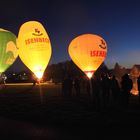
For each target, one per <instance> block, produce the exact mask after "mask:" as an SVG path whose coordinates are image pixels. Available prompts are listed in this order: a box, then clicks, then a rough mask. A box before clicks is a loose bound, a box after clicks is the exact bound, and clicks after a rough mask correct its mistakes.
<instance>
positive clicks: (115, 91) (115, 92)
mask: <svg viewBox="0 0 140 140" xmlns="http://www.w3.org/2000/svg"><path fill="white" fill-rule="evenodd" d="M111 94H112V99H113V104H114V105H116V104H117V103H118V99H119V95H120V87H119V83H118V81H117V79H116V77H115V75H113V77H112V79H111Z"/></svg>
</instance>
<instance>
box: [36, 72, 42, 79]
mask: <svg viewBox="0 0 140 140" xmlns="http://www.w3.org/2000/svg"><path fill="white" fill-rule="evenodd" d="M34 74H35V76H36V77H37V78H38V79H41V78H42V77H43V72H42V71H37V72H34Z"/></svg>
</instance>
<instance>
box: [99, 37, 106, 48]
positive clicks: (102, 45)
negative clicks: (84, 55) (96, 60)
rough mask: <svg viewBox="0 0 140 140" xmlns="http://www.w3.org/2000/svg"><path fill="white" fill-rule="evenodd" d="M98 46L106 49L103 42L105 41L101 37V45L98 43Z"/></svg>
mask: <svg viewBox="0 0 140 140" xmlns="http://www.w3.org/2000/svg"><path fill="white" fill-rule="evenodd" d="M99 47H100V48H102V49H106V44H105V41H104V40H103V39H102V40H101V45H99Z"/></svg>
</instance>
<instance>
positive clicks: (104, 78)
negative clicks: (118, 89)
mask: <svg viewBox="0 0 140 140" xmlns="http://www.w3.org/2000/svg"><path fill="white" fill-rule="evenodd" d="M101 89H102V99H103V107H104V108H106V107H107V106H108V105H109V101H110V79H109V78H108V75H107V74H102V75H101Z"/></svg>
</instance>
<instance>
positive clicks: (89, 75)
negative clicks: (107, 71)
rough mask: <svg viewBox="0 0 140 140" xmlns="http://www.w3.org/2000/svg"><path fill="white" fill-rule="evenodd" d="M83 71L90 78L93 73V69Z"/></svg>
mask: <svg viewBox="0 0 140 140" xmlns="http://www.w3.org/2000/svg"><path fill="white" fill-rule="evenodd" d="M84 73H85V74H86V76H87V77H88V78H89V79H91V77H92V75H93V71H84Z"/></svg>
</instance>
